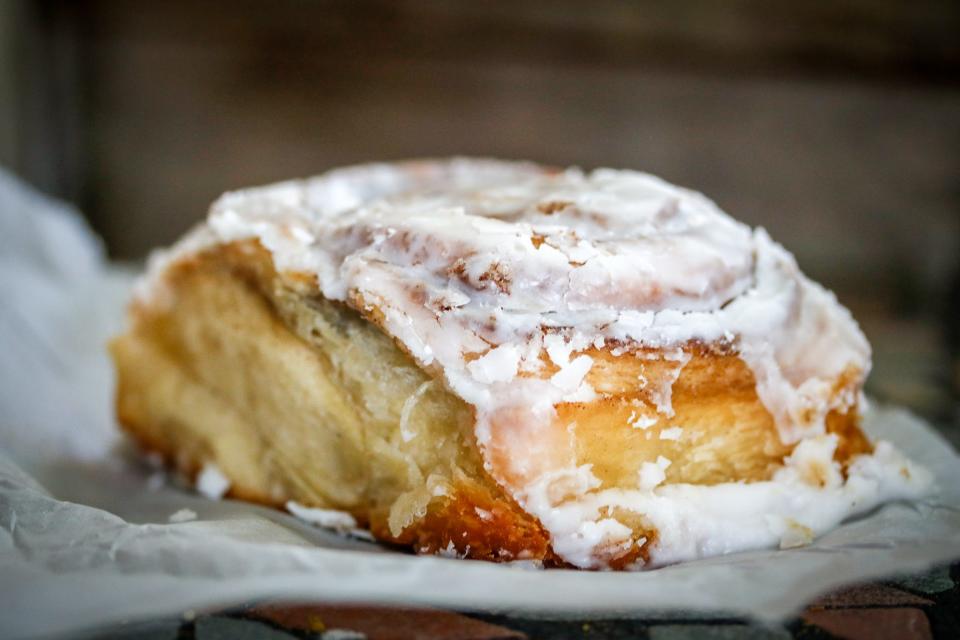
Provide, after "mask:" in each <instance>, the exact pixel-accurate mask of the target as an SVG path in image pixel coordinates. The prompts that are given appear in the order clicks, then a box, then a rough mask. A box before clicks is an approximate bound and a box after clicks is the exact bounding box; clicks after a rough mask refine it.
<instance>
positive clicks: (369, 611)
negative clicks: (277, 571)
mask: <svg viewBox="0 0 960 640" xmlns="http://www.w3.org/2000/svg"><path fill="white" fill-rule="evenodd" d="M246 615H248V616H251V617H255V618H260V619H263V620H269V621H270V622H273V623H274V624H277V625H279V626H281V627H284V628H287V629H297V630H301V631H311V632H314V633H317V632H323V631H325V630H330V629H347V630H352V631H360V632H361V633H363V634H364V635H366V636H367V638H368V639H369V640H513V639H521V638H526V637H527V636H526V635H525V634H523V633H520V632H518V631H511V630H510V629H507V628H506V627H502V626H499V625H495V624H490V623H488V622H483V621H482V620H476V619H474V618H469V617H467V616H464V615H460V614H458V613H453V612H450V611H440V610H437V609H404V608H393V607H370V606H361V605H311V604H293V605H281V604H269V605H260V606H257V607H253V608H251V609H250V610H248V611H247V612H246Z"/></svg>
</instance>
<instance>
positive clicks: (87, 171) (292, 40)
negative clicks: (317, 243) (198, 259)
mask: <svg viewBox="0 0 960 640" xmlns="http://www.w3.org/2000/svg"><path fill="white" fill-rule="evenodd" d="M450 154H467V155H490V156H501V157H507V158H524V159H532V160H539V161H543V162H547V163H553V164H560V165H567V164H574V165H580V166H582V167H585V168H592V167H596V166H614V167H629V168H636V169H642V170H645V171H650V172H653V173H656V174H659V175H661V176H663V177H665V178H667V179H669V180H671V181H674V182H677V183H679V184H682V185H685V186H690V187H693V188H696V189H698V190H701V191H703V192H705V193H706V194H708V195H709V196H711V197H712V198H714V199H715V200H716V201H717V202H718V203H719V204H720V205H721V206H722V207H723V208H724V209H726V210H727V211H728V212H730V213H731V214H733V215H734V216H736V217H738V218H740V219H742V220H744V221H746V222H749V223H751V224H754V225H763V226H765V227H767V228H768V229H769V230H770V232H771V234H772V235H773V237H774V238H776V239H778V240H779V241H781V242H782V243H783V244H785V245H786V246H787V247H788V248H789V249H790V250H792V251H793V252H794V253H795V254H796V255H797V257H798V259H799V261H800V264H801V265H802V267H803V268H804V270H805V271H806V272H807V273H808V274H809V275H810V276H811V277H813V278H814V279H817V280H819V281H821V282H823V283H824V284H826V285H827V286H828V287H830V288H832V289H834V290H835V291H836V292H837V294H838V296H839V297H840V299H841V301H842V302H843V303H845V304H846V305H847V306H849V307H851V308H852V310H853V311H854V314H855V315H856V317H857V318H858V319H859V320H860V322H861V324H862V325H863V327H864V329H865V331H866V333H867V334H868V336H869V337H870V339H871V341H872V342H873V344H874V347H875V351H876V353H875V374H874V376H873V377H872V379H871V382H870V387H869V389H870V391H871V392H872V393H873V394H875V395H876V396H878V397H879V398H881V399H882V400H887V401H894V402H898V403H904V404H907V405H909V406H911V407H912V408H914V409H916V410H917V411H919V412H921V413H922V414H924V415H926V416H927V417H929V418H933V419H935V420H937V421H938V422H939V423H940V424H952V425H957V424H960V410H958V407H960V403H958V401H957V399H958V397H960V391H958V389H960V382H958V381H960V364H958V363H960V358H958V356H957V353H958V350H960V347H958V343H960V334H958V331H960V330H958V327H960V319H958V318H960V309H958V307H960V2H956V1H955V0H914V1H912V2H906V1H894V0H834V1H827V0H811V1H808V2H793V1H790V2H786V1H769V0H768V1H761V0H727V1H726V2H716V1H714V0H675V1H672V2H614V1H612V0H593V1H586V0H583V1H580V0H511V1H508V2H476V1H470V0H448V1H445V2H444V1H440V0H406V1H397V2H386V1H383V2H367V1H341V2H338V1H322V0H312V1H308V0H234V1H232V2H204V1H186V0H166V1H164V2H136V1H129V2H120V1H115V2H94V1H82V0H78V1H72V2H67V1H54V0H36V1H32V2H28V1H26V0H0V165H2V166H4V167H6V168H8V169H10V170H12V171H13V172H15V173H17V174H19V175H20V176H22V177H23V178H25V179H26V180H28V181H29V182H31V183H32V184H34V185H36V186H37V187H39V188H40V189H42V190H43V191H45V192H47V193H50V194H53V195H55V196H58V197H61V198H64V199H67V200H69V201H71V202H73V203H75V204H76V205H77V206H78V207H79V208H80V209H81V210H82V211H83V212H84V213H85V214H86V215H87V217H88V219H89V221H90V223H91V225H92V226H93V227H94V228H95V229H96V231H97V232H98V233H100V234H101V235H102V236H103V238H104V239H105V241H106V244H107V247H108V249H109V252H110V254H111V256H112V257H114V258H116V259H120V260H139V259H142V257H143V256H144V255H145V254H146V252H147V251H148V250H149V248H150V247H152V246H156V245H160V244H167V243H169V242H171V241H172V240H174V239H175V238H176V237H177V236H178V235H180V234H181V233H182V232H183V231H184V230H186V229H187V228H188V227H189V226H190V225H191V224H192V223H194V222H195V221H196V220H198V219H199V218H201V217H202V216H203V215H204V213H205V210H206V207H207V205H208V204H209V202H210V201H211V200H212V199H213V198H215V197H216V196H217V195H218V194H219V193H221V192H222V191H224V190H227V189H233V188H237V187H241V186H249V185H255V184H260V183H266V182H270V181H275V180H281V179H286V178H290V177H295V176H306V175H310V174H314V173H319V172H322V171H324V170H326V169H328V168H331V167H334V166H337V165H342V164H346V163H354V162H362V161H368V160H388V159H397V158H407V157H417V156H443V155H450ZM958 431H960V429H954V430H952V431H951V432H950V433H951V434H952V438H953V439H954V442H955V443H957V442H960V438H958V437H957V436H956V434H957V433H958Z"/></svg>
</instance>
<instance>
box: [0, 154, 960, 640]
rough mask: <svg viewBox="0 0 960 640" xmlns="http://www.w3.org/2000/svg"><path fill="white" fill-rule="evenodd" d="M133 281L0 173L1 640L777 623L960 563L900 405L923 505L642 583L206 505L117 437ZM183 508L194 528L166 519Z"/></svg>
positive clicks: (933, 466) (879, 419) (919, 437)
mask: <svg viewBox="0 0 960 640" xmlns="http://www.w3.org/2000/svg"><path fill="white" fill-rule="evenodd" d="M131 281H132V276H131V273H130V271H129V270H124V269H121V268H118V267H116V266H111V265H110V264H108V263H107V262H106V261H105V259H104V257H103V252H102V249H101V248H100V245H99V243H98V242H97V240H96V238H95V237H94V236H93V235H92V234H91V233H90V231H89V230H88V229H87V228H86V227H85V226H84V225H83V223H82V221H81V219H80V218H79V216H78V215H77V214H76V212H74V211H72V210H71V209H70V208H69V207H66V206H65V205H63V204H61V203H58V202H55V201H52V200H50V199H48V198H45V197H43V196H41V195H39V194H37V193H36V192H34V191H32V190H30V189H29V188H27V187H26V186H25V185H23V184H22V183H19V182H18V181H16V180H15V179H14V178H12V177H11V176H9V175H8V174H4V173H3V172H0V300H2V301H3V302H2V305H0V353H2V354H3V357H0V445H2V450H3V452H4V453H2V454H0V603H2V606H0V637H4V638H17V637H37V636H48V635H56V634H65V633H74V632H77V631H80V630H84V629H89V628H92V627H96V626H100V625H108V624H111V623H116V622H118V621H121V620H131V619H137V618H146V617H151V616H168V615H176V614H178V613H180V612H183V611H185V610H188V609H192V610H198V609H203V608H206V607H214V606H223V605H230V604H238V603H243V602H249V601H251V600H256V599H265V598H270V599H291V600H308V599H316V600H323V601H363V602H380V603H393V604H403V605H436V606H442V607H452V608H458V609H465V610H484V611H497V612H502V613H511V612H512V613H518V614H523V615H528V616H530V615H551V616H565V617H570V616H577V617H614V616H616V617H646V618H655V617H657V616H662V615H670V616H672V617H677V616H678V615H682V612H683V611H699V612H703V611H711V612H717V613H723V614H724V615H735V616H747V617H751V618H755V619H759V620H766V621H775V620H780V619H783V618H784V617H786V616H789V615H790V614H792V613H794V612H796V611H797V610H798V609H799V608H800V607H802V606H803V605H804V604H805V603H806V602H808V601H809V600H811V599H812V598H813V597H815V596H816V595H818V594H820V593H822V592H824V591H827V590H829V589H832V588H835V587H837V586H839V585H842V584H846V583H851V582H856V581H860V580H865V579H869V578H875V577H879V576H884V575H891V574H895V573H902V572H908V571H918V570H922V569H924V568H927V567H928V566H930V565H932V564H935V563H940V562H944V561H948V560H951V559H954V558H957V557H960V458H958V457H957V455H956V454H955V453H954V452H953V451H952V450H951V448H950V447H949V445H948V444H947V443H946V442H945V441H944V440H943V439H942V438H941V437H940V436H939V435H937V434H936V432H934V431H933V430H932V429H931V428H930V427H929V426H928V425H926V424H924V423H923V422H922V421H920V420H918V419H917V418H915V417H912V416H911V415H910V414H909V413H907V412H906V411H904V410H900V409H875V410H873V411H871V412H870V413H869V414H868V415H867V417H866V420H865V428H866V430H867V431H868V432H869V433H870V434H871V435H872V436H873V437H874V438H885V439H888V440H891V441H893V442H894V443H895V444H896V445H897V446H898V447H899V448H900V449H901V450H902V451H903V452H904V453H906V454H907V455H908V456H910V457H911V458H912V459H914V460H915V461H917V462H919V463H921V464H923V465H925V466H926V467H927V468H929V469H930V470H931V471H932V472H933V473H934V474H935V476H936V478H937V482H938V485H939V493H938V494H937V495H935V496H933V497H931V498H929V499H927V500H925V501H923V502H920V503H914V504H904V503H897V504H889V505H886V506H884V507H882V508H880V509H878V510H876V511H874V512H873V513H871V514H869V515H868V516H867V517H862V518H859V519H856V520H854V521H850V522H847V523H845V524H844V525H843V526H841V527H839V528H838V529H836V530H834V531H832V532H830V533H828V534H826V535H824V536H822V537H821V538H819V539H818V540H816V541H815V542H814V543H813V544H811V545H810V546H808V547H803V548H799V549H791V550H787V551H754V552H749V553H738V554H735V555H729V556H725V557H717V558H711V559H707V560H699V561H695V562H689V563H685V564H680V565H674V566H668V567H664V568H661V569H657V570H654V571H648V572H640V573H603V572H580V571H568V570H547V571H543V570H530V569H529V568H525V567H524V566H523V565H519V566H509V565H494V564H487V563H483V562H468V561H462V560H455V559H447V558H437V557H417V556H412V555H407V554H403V553H399V552H396V551H391V550H387V549H385V548H383V547H380V546H378V545H376V544H373V543H368V542H363V541H359V540H355V539H350V538H346V537H343V536H340V535H337V534H335V533H332V532H328V531H325V530H322V529H317V528H314V527H312V526H310V525H307V524H305V523H303V522H300V521H298V520H296V519H294V518H292V517H290V516H289V515H287V514H284V513H281V512H279V511H275V510H270V509H265V508H261V507H258V506H255V505H250V504H245V503H241V502H236V501H231V500H225V501H219V502H218V501H211V500H206V499H204V498H202V497H200V496H198V495H196V494H194V493H192V492H191V491H189V490H185V489H183V488H180V487H178V486H177V484H176V483H175V482H172V480H171V479H170V478H167V477H166V476H164V475H162V474H161V473H160V472H158V471H157V470H156V469H152V468H150V467H149V465H147V464H146V463H145V462H143V461H142V460H140V459H139V458H138V457H136V456H133V455H130V454H129V451H127V450H126V449H125V447H124V445H123V439H122V438H121V437H120V436H119V435H118V434H117V431H116V429H115V426H114V422H113V415H112V388H113V380H112V372H111V368H110V365H109V362H108V360H107V356H106V353H105V350H104V345H105V342H106V340H107V338H108V337H109V336H110V335H112V334H113V333H115V332H117V331H118V330H119V329H120V327H121V324H122V316H123V314H122V308H123V305H124V302H125V300H126V297H127V295H128V291H129V287H130V284H131ZM158 474H159V475H158ZM183 509H189V510H191V511H193V512H195V513H196V515H197V517H196V519H192V520H191V519H189V516H190V514H188V513H184V512H181V513H180V515H179V516H178V517H177V518H174V520H176V522H171V521H170V516H172V515H173V514H174V513H177V512H180V511H181V510H183ZM179 520H186V521H179Z"/></svg>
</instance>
